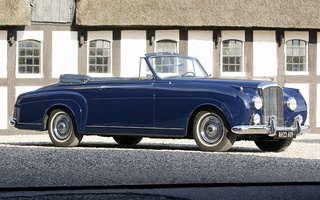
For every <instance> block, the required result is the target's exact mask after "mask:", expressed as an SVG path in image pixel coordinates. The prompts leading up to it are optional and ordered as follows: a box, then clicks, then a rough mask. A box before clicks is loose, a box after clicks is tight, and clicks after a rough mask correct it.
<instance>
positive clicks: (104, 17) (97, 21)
mask: <svg viewBox="0 0 320 200" xmlns="http://www.w3.org/2000/svg"><path fill="white" fill-rule="evenodd" d="M319 19H320V3H319V1H317V0H77V14H76V23H77V25H82V26H196V27H197V26H201V27H203V26H204V27H205V26H214V27H216V26H218V27H219V26H221V27H225V26H227V27H273V28H277V27H279V28H316V29H318V28H320V20H319Z"/></svg>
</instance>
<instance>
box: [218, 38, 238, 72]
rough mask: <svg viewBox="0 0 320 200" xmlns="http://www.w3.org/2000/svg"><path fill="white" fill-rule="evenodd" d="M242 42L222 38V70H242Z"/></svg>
mask: <svg viewBox="0 0 320 200" xmlns="http://www.w3.org/2000/svg"><path fill="white" fill-rule="evenodd" d="M242 46H243V42H242V41H239V40H224V41H223V42H222V72H242V71H243V66H242V63H243V50H242V49H243V48H242Z"/></svg>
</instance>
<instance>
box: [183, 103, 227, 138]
mask: <svg viewBox="0 0 320 200" xmlns="http://www.w3.org/2000/svg"><path fill="white" fill-rule="evenodd" d="M201 111H212V112H214V113H216V114H218V115H219V116H220V117H221V118H222V120H223V122H224V123H225V126H226V127H227V128H228V129H229V130H230V123H229V120H228V118H227V117H226V114H225V113H226V111H225V112H223V111H222V110H221V109H219V108H218V107H217V106H215V105H210V104H206V105H201V106H199V107H197V108H196V109H195V110H194V111H193V112H192V114H191V115H190V117H189V120H188V124H187V136H186V138H190V139H193V122H194V120H195V117H196V115H197V114H198V113H199V112H201ZM227 113H228V112H227ZM228 114H229V113H228ZM228 114H227V115H228ZM229 116H230V115H229Z"/></svg>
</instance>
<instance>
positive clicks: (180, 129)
mask: <svg viewBox="0 0 320 200" xmlns="http://www.w3.org/2000/svg"><path fill="white" fill-rule="evenodd" d="M87 128H114V129H116V128H118V129H150V130H176V131H182V130H184V128H160V127H134V126H94V125H90V126H87Z"/></svg>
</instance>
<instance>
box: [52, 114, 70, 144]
mask: <svg viewBox="0 0 320 200" xmlns="http://www.w3.org/2000/svg"><path fill="white" fill-rule="evenodd" d="M70 127H71V123H70V118H69V117H68V116H67V115H64V114H61V115H59V116H57V117H56V119H55V120H54V122H53V132H54V134H55V136H56V137H57V138H58V139H60V140H64V139H66V138H68V137H69V135H70V131H71V129H70Z"/></svg>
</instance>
